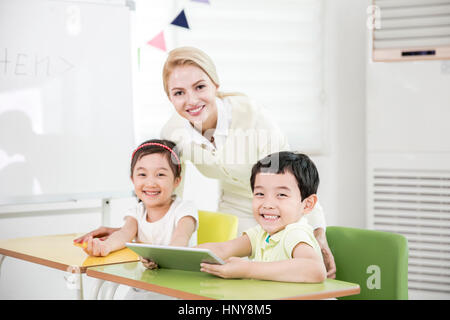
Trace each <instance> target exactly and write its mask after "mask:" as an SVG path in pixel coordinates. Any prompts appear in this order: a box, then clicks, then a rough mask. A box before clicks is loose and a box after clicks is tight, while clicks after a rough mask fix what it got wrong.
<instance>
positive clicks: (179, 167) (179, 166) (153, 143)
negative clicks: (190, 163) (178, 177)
mask: <svg viewBox="0 0 450 320" xmlns="http://www.w3.org/2000/svg"><path fill="white" fill-rule="evenodd" d="M148 146H158V147H162V148H164V149H166V150H169V151H170V152H171V153H172V154H173V156H174V157H175V159H177V161H178V169H179V170H180V172H181V162H180V159H178V156H177V154H176V153H175V152H174V151H173V150H172V149H170V148H169V147H168V146H166V145H163V144H161V143H157V142H149V143H144V144H142V145H140V146H139V147H137V148H136V150H134V151H133V155H132V156H131V161H133V158H134V154H135V153H136V152H137V151H138V150H139V149H142V148H143V147H148Z"/></svg>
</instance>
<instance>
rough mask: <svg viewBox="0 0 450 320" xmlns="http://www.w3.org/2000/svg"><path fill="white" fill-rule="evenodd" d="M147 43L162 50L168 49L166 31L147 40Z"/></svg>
mask: <svg viewBox="0 0 450 320" xmlns="http://www.w3.org/2000/svg"><path fill="white" fill-rule="evenodd" d="M147 44H149V45H151V46H153V47H156V48H158V49H161V50H162V51H166V41H165V40H164V31H161V32H160V33H158V35H157V36H156V37H154V38H153V39H152V40H150V41H149V42H147Z"/></svg>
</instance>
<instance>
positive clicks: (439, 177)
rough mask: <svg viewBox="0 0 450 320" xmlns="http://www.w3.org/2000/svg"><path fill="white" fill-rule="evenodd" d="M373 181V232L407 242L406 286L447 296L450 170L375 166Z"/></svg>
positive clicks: (449, 272) (448, 291) (449, 242)
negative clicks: (396, 236) (398, 236)
mask: <svg viewBox="0 0 450 320" xmlns="http://www.w3.org/2000/svg"><path fill="white" fill-rule="evenodd" d="M391 2H395V1H391ZM371 180H372V188H371V190H372V195H371V200H370V210H371V211H372V217H373V228H374V229H375V230H380V231H387V232H394V233H400V234H402V235H404V236H405V237H406V238H407V239H408V246H409V275H408V279H409V288H410V289H417V290H424V291H430V292H436V293H444V292H445V293H450V171H445V170H442V171H440V170H407V169H379V168H378V169H374V170H373V175H372V179H371Z"/></svg>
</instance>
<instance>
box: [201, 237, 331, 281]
mask: <svg viewBox="0 0 450 320" xmlns="http://www.w3.org/2000/svg"><path fill="white" fill-rule="evenodd" d="M201 267H202V269H201V270H202V271H204V272H208V273H211V274H214V275H216V276H218V277H222V278H250V279H260V280H273V281H285V282H311V283H315V282H322V281H324V280H325V279H326V269H325V266H324V265H323V262H322V260H321V257H320V256H319V255H318V254H317V253H316V252H315V251H314V249H313V248H312V247H311V246H310V245H308V244H306V243H303V242H301V243H299V244H297V246H296V247H295V248H294V250H293V258H292V259H288V260H282V261H273V262H259V261H248V260H243V259H238V258H230V259H228V260H227V263H226V264H224V265H213V264H202V265H201Z"/></svg>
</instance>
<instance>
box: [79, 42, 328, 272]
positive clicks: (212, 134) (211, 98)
mask: <svg viewBox="0 0 450 320" xmlns="http://www.w3.org/2000/svg"><path fill="white" fill-rule="evenodd" d="M163 84H164V90H165V92H166V94H167V97H168V98H169V100H170V102H171V103H172V104H173V106H174V107H175V110H176V113H174V115H173V116H172V117H171V118H170V119H169V121H168V122H167V123H166V124H165V125H164V127H163V129H162V131H161V138H162V139H167V140H172V141H174V142H175V143H176V144H177V148H180V149H181V150H178V151H181V154H182V160H181V161H182V163H183V166H184V165H185V161H187V160H189V161H191V162H192V163H193V164H194V165H195V166H196V168H197V169H198V170H199V172H200V173H202V174H203V175H205V176H206V177H208V178H214V179H217V180H219V182H220V200H219V203H218V210H219V211H221V212H227V213H232V214H235V215H236V216H237V217H238V218H239V234H240V233H241V231H243V230H245V229H248V228H250V227H252V226H254V225H255V224H256V222H255V220H254V218H253V213H252V196H253V194H252V191H251V188H250V175H251V168H252V166H253V164H255V163H256V162H257V161H258V160H260V159H262V158H264V157H266V156H267V155H268V154H271V153H275V152H278V151H287V150H290V148H289V145H288V142H287V139H286V137H285V136H284V134H283V133H282V132H281V130H280V128H279V127H278V126H277V125H276V124H275V123H273V122H272V121H271V119H270V118H269V117H268V116H267V115H266V114H265V113H264V110H263V109H262V108H261V107H260V106H259V105H258V104H257V103H255V102H254V101H252V100H251V99H250V98H249V97H247V96H246V95H245V94H242V93H224V92H221V91H219V88H220V81H219V77H218V75H217V72H216V67H215V65H214V62H213V61H212V60H211V58H210V57H209V56H208V55H207V54H206V53H204V52H203V51H201V50H199V49H197V48H193V47H180V48H177V49H174V50H172V51H170V52H169V55H168V57H167V60H166V63H165V64H164V68H163ZM182 172H185V170H184V169H183V170H182ZM183 178H184V177H182V181H181V183H180V185H179V187H178V188H177V190H176V192H177V193H178V194H179V195H180V196H181V195H182V193H183V188H184V179H183ZM308 223H309V224H310V225H311V226H312V227H313V229H314V235H315V237H316V239H317V241H318V243H319V245H320V247H321V251H322V255H323V258H324V262H325V266H326V268H327V276H328V277H329V278H334V277H335V272H336V267H335V263H334V258H333V255H332V253H331V251H330V249H329V247H328V243H327V240H326V236H325V227H326V223H325V218H324V213H323V210H322V207H321V206H320V204H317V205H316V206H315V209H314V210H313V211H312V212H311V213H310V214H309V216H308ZM114 230H115V229H111V228H104V227H103V228H100V229H97V230H95V231H93V232H91V233H89V234H88V235H94V236H98V237H105V236H108V235H109V234H110V233H111V232H113V231H114Z"/></svg>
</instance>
